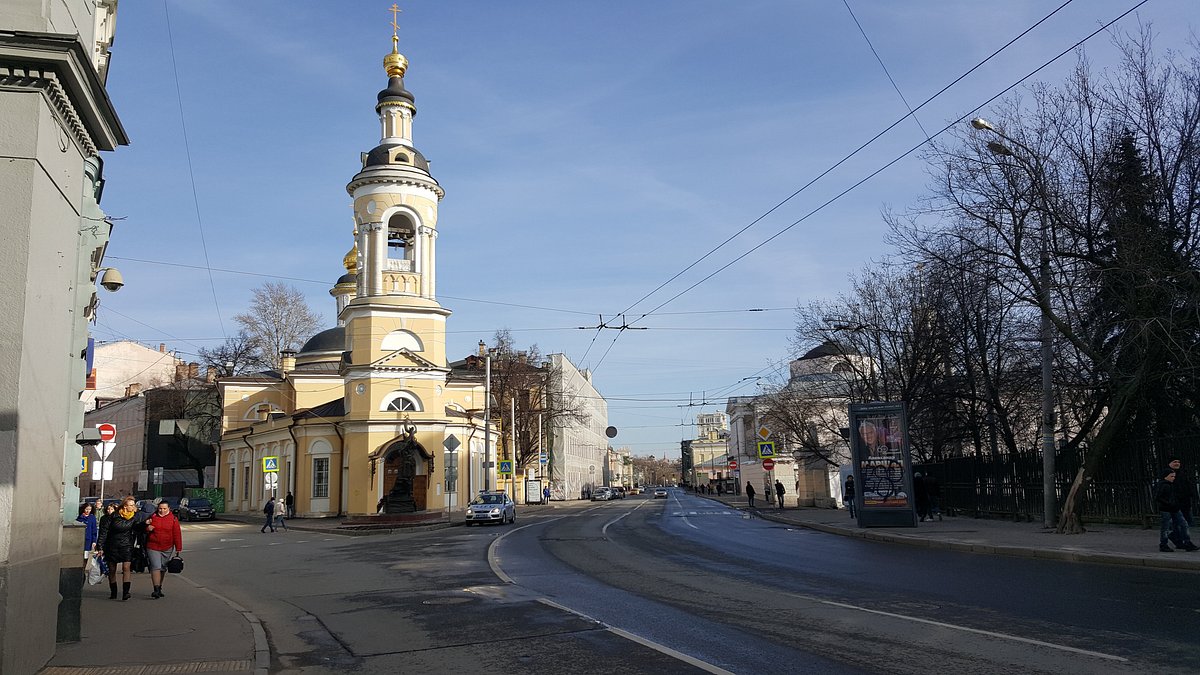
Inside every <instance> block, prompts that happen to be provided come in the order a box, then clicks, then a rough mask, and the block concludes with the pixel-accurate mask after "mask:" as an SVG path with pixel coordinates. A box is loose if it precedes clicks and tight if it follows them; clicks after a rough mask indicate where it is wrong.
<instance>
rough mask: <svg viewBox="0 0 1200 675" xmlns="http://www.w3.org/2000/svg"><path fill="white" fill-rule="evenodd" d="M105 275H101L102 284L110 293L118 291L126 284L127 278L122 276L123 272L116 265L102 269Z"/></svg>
mask: <svg viewBox="0 0 1200 675" xmlns="http://www.w3.org/2000/svg"><path fill="white" fill-rule="evenodd" d="M100 272H101V273H102V274H103V275H104V276H102V277H100V285H101V286H103V287H104V290H106V291H108V292H109V293H116V292H117V291H119V290H121V287H122V286H124V285H125V278H124V277H122V276H121V272H120V271H118V270H117V268H115V267H105V268H104V269H102V270H100Z"/></svg>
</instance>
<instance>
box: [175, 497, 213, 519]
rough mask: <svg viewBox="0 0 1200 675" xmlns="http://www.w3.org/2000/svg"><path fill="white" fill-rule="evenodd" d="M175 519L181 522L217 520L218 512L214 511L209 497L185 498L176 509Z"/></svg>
mask: <svg viewBox="0 0 1200 675" xmlns="http://www.w3.org/2000/svg"><path fill="white" fill-rule="evenodd" d="M175 517H176V518H178V519H180V520H188V521H191V520H216V519H217V512H216V511H215V510H213V505H212V502H211V501H209V500H208V497H192V498H190V499H188V498H184V499H181V500H180V502H179V506H178V507H177V508H176V509H175Z"/></svg>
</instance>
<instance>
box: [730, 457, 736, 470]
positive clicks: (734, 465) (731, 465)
mask: <svg viewBox="0 0 1200 675" xmlns="http://www.w3.org/2000/svg"><path fill="white" fill-rule="evenodd" d="M729 468H730V469H736V468H737V460H736V459H731V460H729Z"/></svg>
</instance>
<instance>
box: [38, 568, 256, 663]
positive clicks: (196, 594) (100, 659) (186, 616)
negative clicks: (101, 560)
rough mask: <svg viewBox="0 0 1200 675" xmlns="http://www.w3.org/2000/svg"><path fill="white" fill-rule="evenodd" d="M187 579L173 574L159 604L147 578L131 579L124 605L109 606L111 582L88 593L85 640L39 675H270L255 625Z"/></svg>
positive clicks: (61, 652)
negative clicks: (129, 589)
mask: <svg viewBox="0 0 1200 675" xmlns="http://www.w3.org/2000/svg"><path fill="white" fill-rule="evenodd" d="M186 577H187V571H186V568H185V571H184V573H183V574H178V575H176V574H172V575H169V576H168V577H167V580H166V583H164V584H163V592H164V593H166V597H165V598H162V599H159V600H154V599H152V598H151V597H150V591H151V590H152V587H151V584H150V574H149V573H148V572H147V573H143V574H135V575H133V586H132V587H131V591H132V593H133V597H131V598H130V599H129V600H126V601H121V600H109V599H108V593H109V589H108V580H107V579H105V580H104V581H103V582H101V583H100V584H98V585H96V586H85V587H84V589H83V608H82V609H83V612H82V614H83V629H82V634H83V637H82V639H81V640H80V641H79V642H72V643H63V644H60V645H58V647H57V648H56V649H55V652H54V658H53V659H51V660H50V663H48V664H47V665H46V668H44V669H42V671H41V675H85V674H86V675H127V674H133V673H138V674H142V673H145V674H150V673H251V672H258V673H264V674H265V673H266V672H267V667H268V666H269V665H270V655H269V653H268V652H267V651H266V650H267V641H266V634H265V633H264V632H263V630H262V626H261V624H259V623H258V619H257V618H255V617H254V615H253V614H250V613H249V612H248V611H246V610H243V609H241V608H240V607H236V606H235V605H232V603H228V602H227V601H226V600H224V599H223V598H221V597H219V596H218V595H217V594H216V593H215V592H213V591H211V590H209V589H207V588H203V587H200V586H196V585H195V584H193V582H191V581H189V580H188V579H187V578H186ZM120 583H121V582H120V577H119V576H118V581H117V585H118V593H119V592H120V588H119V587H120ZM256 658H257V662H256Z"/></svg>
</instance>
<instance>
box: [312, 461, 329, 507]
mask: <svg viewBox="0 0 1200 675" xmlns="http://www.w3.org/2000/svg"><path fill="white" fill-rule="evenodd" d="M312 496H313V497H314V498H322V499H323V498H327V497H329V458H328V457H314V458H313V489H312Z"/></svg>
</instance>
